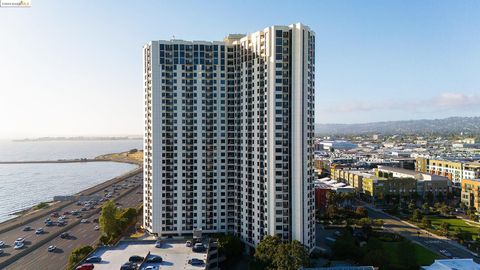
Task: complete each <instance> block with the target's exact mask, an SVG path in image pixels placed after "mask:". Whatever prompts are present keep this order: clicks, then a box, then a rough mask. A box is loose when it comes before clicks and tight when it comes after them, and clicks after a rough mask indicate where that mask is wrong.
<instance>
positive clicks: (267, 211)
mask: <svg viewBox="0 0 480 270" xmlns="http://www.w3.org/2000/svg"><path fill="white" fill-rule="evenodd" d="M143 55H144V66H143V68H144V89H145V138H144V190H145V191H144V226H145V228H146V229H147V230H148V231H149V232H151V233H157V234H158V235H160V236H170V235H172V236H175V235H188V234H192V231H193V230H194V229H199V230H202V232H203V233H218V232H222V233H223V232H224V233H229V232H231V233H235V234H237V235H239V236H240V237H241V239H242V240H243V241H244V242H245V243H247V244H248V245H250V246H256V245H257V244H258V243H259V242H260V240H261V239H262V238H263V236H265V235H278V236H279V237H280V238H281V239H283V240H298V241H300V242H301V243H303V244H304V245H306V246H307V247H309V248H312V247H313V246H314V234H315V228H314V194H313V184H312V181H313V153H312V143H313V142H312V140H313V136H314V94H315V84H314V82H315V75H314V73H315V60H314V59H315V34H314V33H313V32H312V31H311V30H310V29H309V28H308V27H306V26H304V25H302V24H293V25H290V26H272V27H268V28H265V29H264V30H262V31H258V32H255V33H252V34H249V35H229V36H228V37H226V38H225V40H224V41H223V42H206V41H183V40H170V41H151V42H149V43H148V44H146V45H145V46H144V48H143Z"/></svg>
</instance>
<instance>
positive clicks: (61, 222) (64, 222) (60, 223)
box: [57, 219, 67, 227]
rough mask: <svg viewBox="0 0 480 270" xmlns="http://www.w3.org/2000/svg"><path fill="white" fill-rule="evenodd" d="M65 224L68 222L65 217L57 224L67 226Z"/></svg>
mask: <svg viewBox="0 0 480 270" xmlns="http://www.w3.org/2000/svg"><path fill="white" fill-rule="evenodd" d="M65 224H67V222H66V221H65V220H63V219H61V220H59V221H57V226H59V227H61V226H65Z"/></svg>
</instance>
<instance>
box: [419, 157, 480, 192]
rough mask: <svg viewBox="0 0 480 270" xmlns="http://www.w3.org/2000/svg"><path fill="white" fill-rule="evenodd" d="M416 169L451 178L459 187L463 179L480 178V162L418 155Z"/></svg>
mask: <svg viewBox="0 0 480 270" xmlns="http://www.w3.org/2000/svg"><path fill="white" fill-rule="evenodd" d="M415 170H416V171H418V172H423V173H429V174H434V175H440V176H444V177H447V178H448V179H450V180H451V181H452V183H453V185H454V186H457V187H459V186H460V183H461V181H462V179H477V178H480V163H479V162H461V161H449V160H440V159H428V158H425V157H417V158H416V163H415Z"/></svg>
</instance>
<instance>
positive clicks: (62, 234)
mask: <svg viewBox="0 0 480 270" xmlns="http://www.w3.org/2000/svg"><path fill="white" fill-rule="evenodd" d="M69 236H70V235H69V234H68V232H63V233H61V234H60V238H62V239H65V238H68V237H69Z"/></svg>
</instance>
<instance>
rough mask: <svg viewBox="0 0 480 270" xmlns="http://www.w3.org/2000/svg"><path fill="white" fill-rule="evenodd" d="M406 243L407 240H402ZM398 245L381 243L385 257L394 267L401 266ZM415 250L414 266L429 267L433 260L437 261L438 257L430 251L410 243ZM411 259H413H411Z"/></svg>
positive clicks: (398, 243) (397, 243)
mask: <svg viewBox="0 0 480 270" xmlns="http://www.w3.org/2000/svg"><path fill="white" fill-rule="evenodd" d="M403 241H408V240H403ZM400 243H401V242H383V243H382V244H383V247H384V248H385V252H386V254H387V257H388V258H389V260H390V261H391V262H392V264H394V265H402V262H401V261H400V260H401V258H400V256H398V255H399V254H400V253H401V251H400ZM412 245H413V246H414V248H415V264H416V265H430V264H432V263H433V261H434V260H435V259H438V258H439V256H438V255H437V254H435V253H433V252H432V251H430V250H428V249H426V248H424V247H422V246H420V245H418V244H415V243H412ZM412 259H413V258H412Z"/></svg>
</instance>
